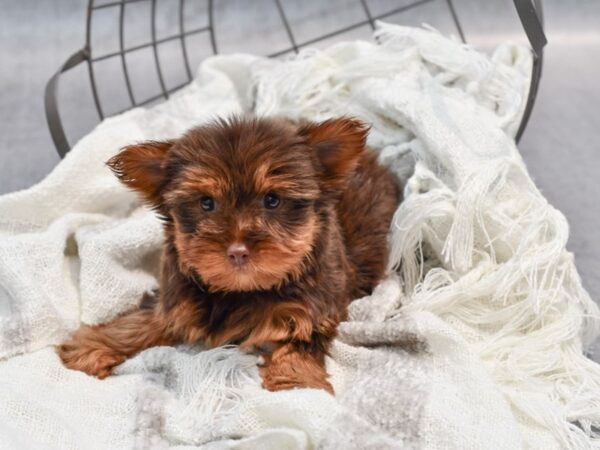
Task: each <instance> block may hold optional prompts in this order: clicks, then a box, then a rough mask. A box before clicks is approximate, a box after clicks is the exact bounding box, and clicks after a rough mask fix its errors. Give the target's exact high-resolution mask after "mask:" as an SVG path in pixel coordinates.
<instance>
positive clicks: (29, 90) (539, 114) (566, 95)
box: [0, 0, 600, 356]
mask: <svg viewBox="0 0 600 450" xmlns="http://www.w3.org/2000/svg"><path fill="white" fill-rule="evenodd" d="M101 1H108V0H101ZM86 3H87V2H85V1H78V0H43V1H42V0H39V1H34V0H21V1H14V0H0V162H1V164H0V193H6V192H11V191H14V190H18V189H24V188H27V187H28V186H31V185H32V184H34V183H36V182H37V181H39V180H41V179H42V178H43V177H44V176H45V175H46V174H47V173H48V172H49V171H50V170H52V168H53V167H54V166H55V165H56V164H57V163H58V161H59V158H58V156H57V154H56V152H55V150H54V147H53V144H52V141H51V139H50V135H49V133H48V129H47V126H46V122H45V116H44V111H43V102H42V99H43V90H44V85H45V83H46V81H47V80H48V78H49V77H50V76H51V75H52V73H53V72H54V71H55V70H56V69H57V68H58V66H59V65H60V64H61V63H62V62H63V61H64V60H65V59H66V58H67V57H68V55H69V54H70V53H72V52H73V51H75V50H77V49H78V48H80V47H81V46H82V45H83V42H84V33H85V8H86ZM146 3H149V2H140V3H139V4H138V6H134V5H135V4H132V5H131V6H128V8H127V13H128V14H127V17H126V24H127V25H126V30H127V33H126V36H125V37H126V39H125V40H126V44H128V45H135V44H137V43H141V42H144V41H145V40H146V39H147V37H148V35H149V10H148V9H147V5H145V4H146ZM403 3H409V2H408V1H407V0H370V1H369V4H370V6H371V8H372V9H373V11H374V13H375V14H377V13H381V12H385V11H387V10H390V9H392V8H393V7H395V6H398V5H399V4H403ZM158 5H159V6H158V8H159V10H158V11H159V24H158V32H159V37H160V36H167V35H169V34H172V33H173V32H174V31H176V16H175V14H174V12H175V7H176V6H177V1H176V0H158ZM455 5H456V8H457V10H458V14H459V16H460V18H461V22H462V24H463V26H464V28H465V31H466V34H467V40H468V41H469V42H470V43H473V44H475V45H477V46H479V47H481V48H483V49H489V48H491V47H492V46H493V45H495V44H497V43H498V42H500V41H502V40H504V39H513V40H522V39H523V34H522V32H521V31H520V28H519V24H518V22H517V19H516V14H515V12H514V10H513V7H512V3H511V2H510V1H509V0H486V1H485V2H483V1H481V0H455ZM284 6H285V7H286V10H288V11H289V14H290V18H291V24H292V27H293V29H294V32H295V33H296V36H297V39H298V40H299V41H304V40H308V39H310V38H312V37H316V36H318V35H319V34H323V33H325V32H327V31H331V30H333V29H335V28H339V27H341V26H344V25H348V24H351V23H354V22H356V21H358V20H360V19H362V17H363V16H362V14H363V13H362V10H361V9H360V6H359V3H358V1H356V0H329V1H328V2H323V1H306V2H298V1H289V0H288V1H284ZM544 6H545V15H546V31H547V35H548V40H549V45H548V46H547V48H546V53H545V57H546V59H545V67H544V71H543V78H542V83H541V88H540V91H539V97H538V101H537V104H536V107H535V109H534V111H533V115H532V117H531V121H530V123H529V126H528V128H527V130H526V132H525V135H524V136H523V139H522V141H521V144H520V149H521V152H522V154H523V157H524V158H525V161H526V162H527V165H528V167H529V170H530V172H531V174H532V175H533V177H534V179H535V181H536V183H537V184H538V186H539V187H540V188H541V189H542V191H543V192H544V194H545V195H546V197H547V198H548V200H549V201H550V203H551V204H553V205H554V206H556V207H557V208H558V209H560V210H561V211H562V212H563V213H564V214H565V215H566V216H567V218H568V220H569V223H570V226H571V239H570V241H569V248H570V250H571V251H573V252H574V253H575V257H576V263H577V266H578V268H579V271H580V274H581V277H582V279H583V283H584V286H585V287H586V288H587V289H588V290H589V292H590V293H591V295H592V297H593V298H594V299H595V300H596V301H598V300H600V274H599V273H598V270H597V268H598V263H599V261H600V227H599V224H600V207H598V202H597V198H598V195H600V184H599V183H598V179H597V176H598V175H597V174H598V173H599V172H600V115H599V114H598V111H597V108H598V106H599V105H600V87H599V81H598V80H600V1H597V0H568V1H567V0H546V1H544ZM135 8H137V9H135ZM144 8H146V9H144ZM186 8H187V9H186V28H187V29H192V28H195V27H199V26H202V25H203V24H204V23H205V20H206V14H205V11H204V1H199V0H187V3H186ZM96 17H97V22H96V24H95V25H96V26H95V29H94V31H95V33H94V36H93V37H94V40H93V48H94V50H95V51H97V53H96V55H99V54H101V53H104V52H110V51H113V50H115V49H116V45H117V40H116V37H117V33H116V28H115V24H116V20H117V16H116V13H115V12H114V11H110V8H107V9H106V10H105V11H104V12H103V13H102V14H98V15H97V16H96ZM387 20H389V21H392V22H396V23H402V24H409V25H419V24H421V23H423V22H427V23H429V24H431V25H433V26H435V27H437V28H439V29H440V30H441V31H444V32H454V29H453V26H452V22H451V20H450V16H449V13H448V9H447V7H446V4H445V2H443V1H441V0H435V1H430V2H428V3H427V4H425V5H423V6H421V7H419V8H416V9H412V10H410V11H408V12H405V13H403V14H398V15H395V16H392V17H389V18H388V19H387ZM216 21H217V34H218V41H219V46H220V50H221V51H222V52H227V51H233V50H244V51H252V52H257V53H269V52H273V51H277V50H281V49H282V48H283V47H285V43H286V42H287V41H286V37H285V34H284V31H283V28H282V27H281V25H280V23H279V19H278V17H277V15H276V13H275V11H274V9H273V7H272V3H271V1H270V0H255V1H244V0H221V1H219V0H217V10H216ZM368 35H369V29H368V27H363V28H361V29H358V30H354V31H352V32H350V33H348V34H347V35H346V36H342V37H338V38H336V39H344V38H356V37H368ZM177 45H178V44H177V43H171V44H167V45H164V46H163V47H161V50H160V51H161V58H164V59H163V65H164V66H165V68H167V72H168V73H167V74H165V78H166V79H167V80H166V81H167V84H168V85H170V86H173V85H175V84H177V83H178V82H181V81H182V80H183V78H182V76H181V75H182V73H183V72H182V71H178V70H174V69H177V68H181V67H182V64H181V60H180V58H181V56H180V54H178V51H179V47H178V46H177ZM188 48H190V52H191V53H192V55H193V56H192V64H194V65H195V64H197V63H198V62H199V61H200V60H201V59H202V58H203V57H205V56H207V55H208V54H209V53H210V51H209V47H208V39H207V36H206V35H196V36H194V38H190V40H189V41H188ZM115 62H116V61H115ZM128 63H129V64H130V65H131V67H132V69H131V71H132V78H133V79H134V84H135V85H136V92H135V95H136V98H138V99H141V98H145V97H147V96H148V95H149V94H151V93H155V92H157V91H156V87H157V84H156V78H155V76H154V72H153V66H152V65H151V64H153V61H152V59H151V54H149V53H148V52H144V51H140V52H136V54H132V55H130V56H129V57H128ZM119 64H120V62H119ZM99 72H100V73H101V74H102V75H101V77H100V80H99V82H98V84H99V89H100V93H101V95H102V96H103V98H105V99H106V105H107V106H106V107H107V110H108V112H111V111H116V110H118V109H120V108H123V107H125V106H127V96H126V95H125V90H124V85H123V83H122V80H121V78H120V77H121V75H120V73H121V72H120V67H119V66H118V65H115V64H114V63H111V62H110V61H107V63H106V64H104V65H103V67H102V68H99ZM60 105H61V111H62V112H63V116H64V121H65V125H66V129H67V132H68V135H69V136H70V138H71V142H73V141H74V140H75V139H76V138H78V137H80V136H82V135H83V134H85V133H86V132H87V131H89V130H90V129H91V128H92V127H93V126H94V124H95V123H96V122H97V120H98V119H97V116H96V115H95V112H94V109H93V107H92V102H91V96H90V89H89V84H88V80H87V73H86V72H85V70H84V69H83V68H78V69H75V70H73V71H72V72H71V73H69V74H68V75H67V76H66V77H65V78H64V80H63V82H62V92H61V96H60ZM598 347H599V348H600V346H598ZM598 351H600V350H598ZM596 356H600V355H596Z"/></svg>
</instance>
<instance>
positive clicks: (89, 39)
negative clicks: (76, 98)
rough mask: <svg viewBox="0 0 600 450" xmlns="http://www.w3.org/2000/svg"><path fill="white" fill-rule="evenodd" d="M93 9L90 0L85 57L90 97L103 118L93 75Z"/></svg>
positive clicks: (92, 1)
mask: <svg viewBox="0 0 600 450" xmlns="http://www.w3.org/2000/svg"><path fill="white" fill-rule="evenodd" d="M93 9H94V0H90V1H89V3H88V9H87V20H86V28H85V48H86V49H87V51H88V53H89V58H87V66H88V75H89V77H90V86H91V87H92V97H93V98H94V105H95V106H96V111H97V112H98V116H99V117H100V120H103V119H104V112H103V111H102V105H101V104H100V96H99V95H98V88H97V87H96V77H95V76H94V67H93V65H92V10H93Z"/></svg>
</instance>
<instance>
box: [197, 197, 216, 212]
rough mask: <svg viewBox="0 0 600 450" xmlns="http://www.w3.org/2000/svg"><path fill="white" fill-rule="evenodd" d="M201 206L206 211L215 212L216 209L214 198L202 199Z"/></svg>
mask: <svg viewBox="0 0 600 450" xmlns="http://www.w3.org/2000/svg"><path fill="white" fill-rule="evenodd" d="M200 206H201V207H202V209H203V210H204V211H213V210H214V209H215V200H214V199H213V198H212V197H202V198H201V199H200Z"/></svg>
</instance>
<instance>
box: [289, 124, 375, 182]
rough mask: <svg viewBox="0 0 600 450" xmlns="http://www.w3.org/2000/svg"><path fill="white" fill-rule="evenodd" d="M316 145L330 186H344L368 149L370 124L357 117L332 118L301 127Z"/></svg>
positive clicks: (316, 150) (324, 175)
mask: <svg viewBox="0 0 600 450" xmlns="http://www.w3.org/2000/svg"><path fill="white" fill-rule="evenodd" d="M299 133H300V135H302V136H306V139H307V141H308V144H309V145H310V146H311V147H312V148H314V150H315V152H316V154H317V158H318V160H319V161H320V163H321V166H322V168H323V182H324V184H325V185H326V186H327V187H330V188H334V189H336V188H338V189H339V188H341V187H342V186H343V184H344V181H345V180H346V179H347V177H348V176H349V175H350V174H351V173H352V171H354V169H355V168H356V165H357V164H358V162H359V159H360V156H361V155H362V153H363V152H364V151H366V143H367V134H368V133H369V126H368V125H366V124H365V123H363V122H361V121H360V120H357V119H351V118H346V117H344V118H339V119H329V120H326V121H325V122H321V123H309V124H305V125H303V126H301V127H300V131H299Z"/></svg>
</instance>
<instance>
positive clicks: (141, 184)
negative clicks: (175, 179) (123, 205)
mask: <svg viewBox="0 0 600 450" xmlns="http://www.w3.org/2000/svg"><path fill="white" fill-rule="evenodd" d="M172 145H173V142H172V141H166V142H156V141H149V142H142V143H140V144H135V145H129V146H127V147H124V148H123V149H122V150H121V151H120V152H119V153H117V154H116V155H115V156H113V157H112V158H111V159H109V160H108V161H107V163H106V164H107V165H108V167H110V168H111V170H112V171H113V172H114V174H115V175H116V176H117V178H119V180H120V181H121V182H122V183H124V184H125V185H126V186H127V187H129V188H131V189H133V190H135V191H137V192H139V193H140V194H141V195H142V197H143V198H144V200H146V201H147V202H149V203H150V204H151V205H153V206H158V205H160V204H161V203H162V190H163V187H164V186H165V184H166V181H167V180H166V174H165V170H164V163H165V161H166V157H167V153H168V151H169V149H170V148H171V146H172Z"/></svg>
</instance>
